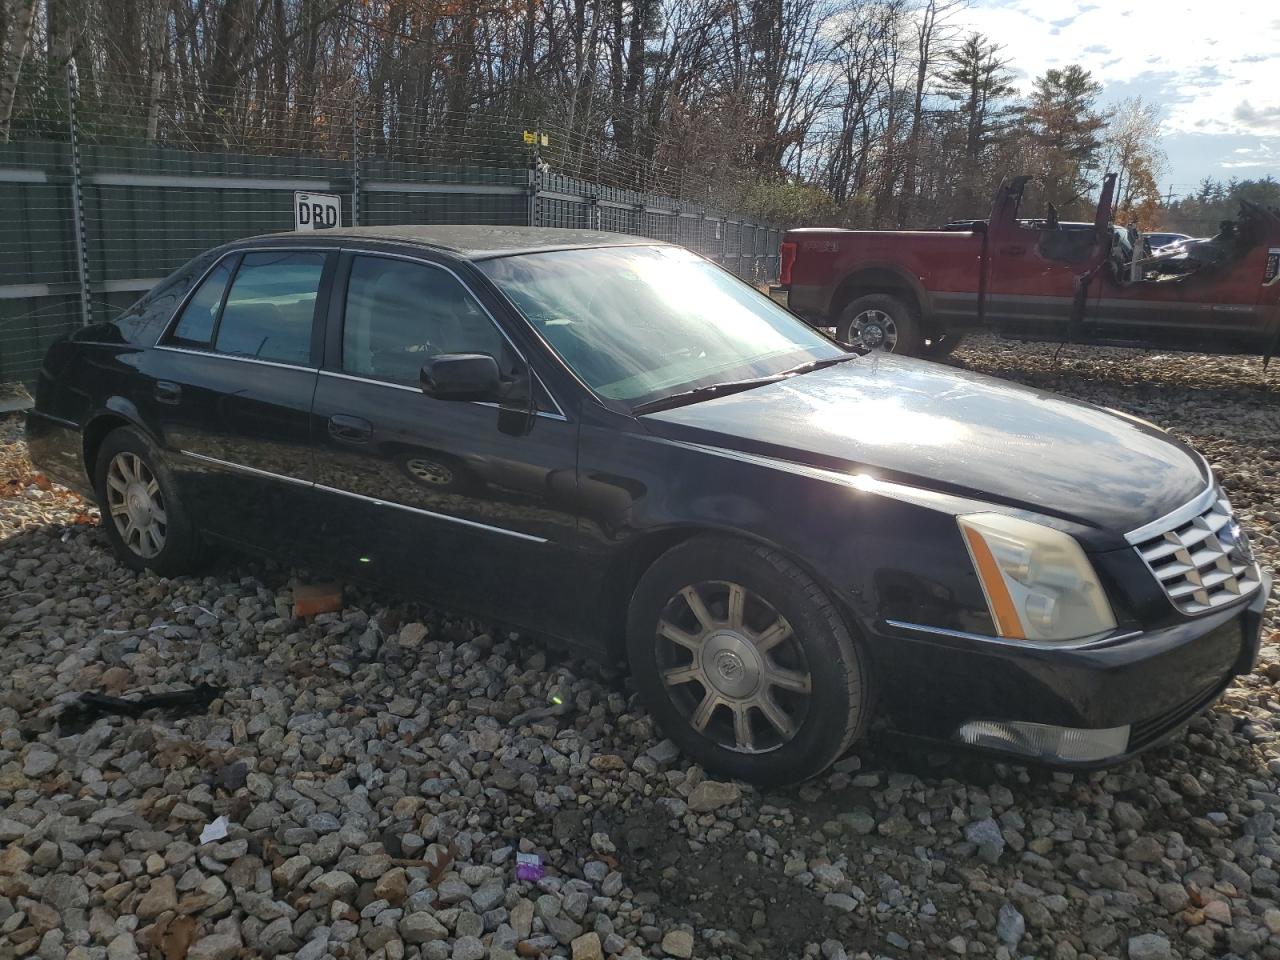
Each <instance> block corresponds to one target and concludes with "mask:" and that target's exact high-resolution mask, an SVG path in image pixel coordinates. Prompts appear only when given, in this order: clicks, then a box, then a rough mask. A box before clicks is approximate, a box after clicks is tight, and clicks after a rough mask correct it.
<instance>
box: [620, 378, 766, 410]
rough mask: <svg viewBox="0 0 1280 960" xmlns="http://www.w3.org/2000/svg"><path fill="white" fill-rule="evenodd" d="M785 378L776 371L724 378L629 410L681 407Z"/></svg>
mask: <svg viewBox="0 0 1280 960" xmlns="http://www.w3.org/2000/svg"><path fill="white" fill-rule="evenodd" d="M785 379H786V375H785V374H781V373H777V374H774V375H773V376H771V377H754V378H752V379H750V380H724V381H722V382H720V383H708V384H707V385H706V386H703V387H694V388H693V389H692V390H682V391H680V392H679V393H672V394H669V395H667V396H665V397H658V399H656V400H647V401H645V402H644V403H638V404H636V405H635V406H634V407H632V408H631V412H632V413H634V414H637V415H638V414H642V413H657V412H658V411H659V410H670V409H671V408H672V407H683V406H685V405H686V404H690V403H697V402H698V401H699V400H710V399H711V398H712V397H724V396H727V395H729V394H731V393H740V392H742V391H743V390H750V389H752V388H753V387H762V386H764V385H765V384H766V383H777V382H778V381H779V380H785Z"/></svg>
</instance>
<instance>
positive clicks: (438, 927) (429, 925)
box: [400, 912, 449, 943]
mask: <svg viewBox="0 0 1280 960" xmlns="http://www.w3.org/2000/svg"><path fill="white" fill-rule="evenodd" d="M400 936H401V937H402V938H404V942H405V943H430V942H431V941H433V940H444V939H445V938H446V937H448V936H449V931H448V930H446V929H445V927H444V925H443V924H441V923H440V921H438V920H437V919H436V918H435V917H434V916H432V915H431V914H429V913H425V912H423V913H411V914H409V915H408V916H406V917H404V918H403V919H402V920H401V921H400Z"/></svg>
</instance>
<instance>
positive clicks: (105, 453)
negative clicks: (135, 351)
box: [93, 427, 200, 577]
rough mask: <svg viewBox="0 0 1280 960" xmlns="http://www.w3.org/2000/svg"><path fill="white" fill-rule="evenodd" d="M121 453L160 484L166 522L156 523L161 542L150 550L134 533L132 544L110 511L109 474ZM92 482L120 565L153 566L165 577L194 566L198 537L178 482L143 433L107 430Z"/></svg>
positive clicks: (128, 428)
mask: <svg viewBox="0 0 1280 960" xmlns="http://www.w3.org/2000/svg"><path fill="white" fill-rule="evenodd" d="M122 455H123V456H124V457H125V458H126V460H127V458H130V457H132V458H137V461H140V462H141V463H142V464H143V465H144V467H145V471H146V472H145V474H143V476H144V477H149V478H150V479H152V480H154V482H155V484H156V486H157V488H158V494H159V497H158V499H157V500H156V501H155V503H156V504H158V505H159V506H160V507H161V508H162V511H163V516H164V522H163V524H161V525H160V528H161V529H162V532H163V541H162V543H161V544H160V545H159V548H158V549H156V550H154V552H149V551H148V550H147V548H145V547H141V546H140V545H138V544H135V543H133V538H132V536H131V538H130V542H126V540H125V536H124V533H123V532H122V531H121V529H120V527H119V525H118V524H117V522H116V520H115V519H114V515H113V513H112V496H111V495H110V494H109V492H108V472H109V471H110V470H111V469H112V465H113V463H114V462H116V460H117V458H118V457H121V456H122ZM121 462H122V463H123V462H125V461H124V460H122V461H121ZM118 478H119V475H117V476H116V480H117V481H118ZM93 480H94V484H93V486H94V491H95V492H96V493H97V496H98V506H99V508H100V509H101V511H102V527H103V529H104V530H105V531H106V533H107V539H108V540H110V541H111V546H112V549H114V550H115V553H116V556H117V557H119V558H120V561H121V563H123V564H125V565H126V566H128V567H132V568H133V569H134V570H144V569H146V570H152V571H154V572H155V573H158V574H160V575H161V576H165V577H174V576H179V575H181V574H184V573H188V572H190V571H191V570H193V569H194V568H195V566H196V562H197V559H198V557H199V555H200V540H199V537H198V536H197V534H196V531H195V528H194V527H193V526H192V525H191V521H190V519H189V518H188V516H187V512H186V509H185V508H184V507H183V504H182V501H181V500H180V499H179V497H178V492H177V485H176V484H175V483H174V482H173V477H172V475H171V474H170V473H169V471H168V470H167V469H166V468H165V466H164V463H163V461H162V460H161V459H160V457H159V455H158V452H157V450H156V448H155V446H154V445H153V444H152V443H151V441H150V440H148V439H147V438H146V437H145V436H144V435H143V434H142V433H140V432H139V431H137V430H135V429H133V428H132V427H120V428H119V429H117V430H113V431H112V432H111V433H109V434H107V436H106V438H105V439H104V440H103V441H102V445H101V446H100V447H99V448H98V458H97V461H96V463H95V464H94V471H93ZM126 499H127V497H126ZM148 542H149V543H151V541H148ZM151 546H152V547H154V546H155V544H154V543H151Z"/></svg>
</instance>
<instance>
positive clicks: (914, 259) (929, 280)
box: [785, 230, 983, 320]
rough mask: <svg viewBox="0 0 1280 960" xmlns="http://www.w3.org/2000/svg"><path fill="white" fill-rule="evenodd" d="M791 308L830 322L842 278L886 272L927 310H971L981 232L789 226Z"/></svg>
mask: <svg viewBox="0 0 1280 960" xmlns="http://www.w3.org/2000/svg"><path fill="white" fill-rule="evenodd" d="M785 240H786V241H787V242H791V243H795V244H796V260H795V265H794V266H793V267H792V271H791V278H792V282H791V294H790V296H791V301H790V302H791V308H792V309H793V310H795V311H796V312H797V313H799V314H801V315H802V316H806V317H809V318H810V319H813V318H815V317H823V318H828V319H831V320H834V314H835V313H836V312H837V311H838V310H839V308H840V307H841V306H842V305H843V304H842V302H841V298H839V297H838V294H839V293H840V289H841V285H842V284H843V283H844V282H845V280H847V279H849V278H850V277H852V276H853V275H855V274H856V273H857V272H858V271H860V270H888V271H892V272H894V273H896V274H898V275H899V276H900V277H901V278H902V279H903V280H904V281H906V282H908V283H910V284H911V285H912V286H913V288H914V289H915V290H916V293H917V296H919V297H920V299H921V303H922V305H923V306H924V309H925V311H926V313H927V314H930V315H932V314H935V313H937V314H944V315H945V314H953V313H959V314H963V313H966V312H967V313H969V314H976V309H977V298H978V285H979V281H980V277H981V272H982V247H983V243H982V241H983V236H982V234H979V233H970V232H964V231H947V230H914V231H905V230H904V231H889V230H886V231H876V230H792V231H790V232H788V233H787V235H786V237H785Z"/></svg>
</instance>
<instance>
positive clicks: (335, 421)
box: [329, 413, 373, 443]
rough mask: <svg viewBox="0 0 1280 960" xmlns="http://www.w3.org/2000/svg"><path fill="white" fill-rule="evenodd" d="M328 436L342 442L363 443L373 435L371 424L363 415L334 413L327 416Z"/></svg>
mask: <svg viewBox="0 0 1280 960" xmlns="http://www.w3.org/2000/svg"><path fill="white" fill-rule="evenodd" d="M329 436H331V437H333V439H335V440H341V441H343V442H344V443H365V442H367V441H368V440H369V439H370V438H371V437H372V436H373V424H372V423H370V422H369V421H368V420H366V419H364V418H363V417H349V416H347V415H346V414H342V413H335V414H334V415H333V416H332V417H330V418H329Z"/></svg>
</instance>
